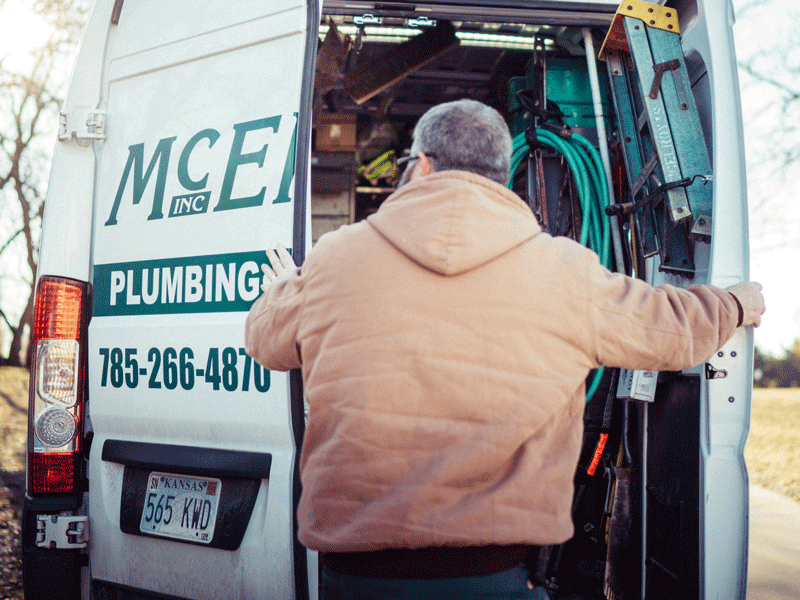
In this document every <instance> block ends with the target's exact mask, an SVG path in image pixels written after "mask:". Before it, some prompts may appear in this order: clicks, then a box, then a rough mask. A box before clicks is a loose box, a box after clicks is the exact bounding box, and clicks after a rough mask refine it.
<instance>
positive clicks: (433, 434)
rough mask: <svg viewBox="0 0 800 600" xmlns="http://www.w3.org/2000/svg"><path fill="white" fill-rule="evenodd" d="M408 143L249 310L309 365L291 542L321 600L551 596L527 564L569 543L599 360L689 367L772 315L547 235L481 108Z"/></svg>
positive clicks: (264, 333)
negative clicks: (386, 180) (397, 181)
mask: <svg viewBox="0 0 800 600" xmlns="http://www.w3.org/2000/svg"><path fill="white" fill-rule="evenodd" d="M411 150H412V151H411V159H410V160H411V161H412V162H411V165H410V166H409V167H408V168H407V170H406V173H405V174H404V177H403V181H401V184H402V185H401V186H400V187H399V189H398V190H397V191H396V192H395V193H394V194H392V195H391V196H390V197H389V198H388V199H387V200H386V201H385V202H384V203H383V205H382V206H381V208H380V210H378V212H377V213H375V214H374V215H372V216H370V217H369V218H367V219H366V220H365V221H362V222H360V223H356V224H354V225H350V226H346V227H342V228H341V229H339V230H338V231H336V232H334V233H330V234H327V235H325V236H323V237H322V238H321V239H320V240H319V242H318V244H317V245H316V246H315V248H314V250H313V251H312V252H311V253H310V254H309V256H308V258H307V260H306V261H305V264H304V265H303V267H302V269H299V268H296V267H295V266H294V263H293V262H292V259H291V256H290V255H289V254H288V253H287V252H286V250H285V249H283V248H279V249H278V251H277V253H276V252H274V251H269V252H268V253H267V255H268V258H269V259H270V262H271V264H272V269H269V268H267V269H266V270H265V273H266V276H267V279H268V280H269V283H267V284H265V285H264V290H265V293H264V294H263V295H262V296H261V298H259V299H258V300H257V301H256V302H255V304H254V305H253V307H252V309H251V310H250V314H249V315H248V318H247V324H246V332H245V338H246V346H247V351H248V353H249V354H250V355H251V356H252V357H253V358H254V359H255V360H256V361H258V362H259V363H260V364H262V365H263V366H265V367H266V368H268V369H274V370H288V369H293V368H300V367H302V369H303V381H304V390H305V394H306V397H307V400H308V404H309V414H308V425H307V429H306V435H305V439H304V441H303V448H302V455H301V480H302V484H303V492H302V496H301V500H300V505H299V509H298V521H299V534H298V535H299V538H300V541H301V542H302V543H303V544H304V545H305V546H306V547H308V548H311V549H314V550H318V551H320V552H321V561H322V564H323V567H324V569H323V590H324V594H325V597H326V598H350V597H356V595H358V594H361V595H359V596H357V597H363V598H385V597H419V598H435V597H442V598H448V597H459V598H473V597H474V598H480V597H484V596H487V595H491V597H493V598H506V597H509V598H510V597H512V596H513V597H515V598H540V597H544V594H545V592H544V590H543V589H541V588H536V589H530V587H529V586H528V584H527V581H528V574H527V571H526V570H525V569H524V567H522V566H520V563H521V562H522V558H523V557H524V554H525V552H526V550H527V548H529V547H530V546H535V545H545V544H559V543H562V542H564V541H565V540H567V539H569V538H570V536H571V535H572V532H573V526H572V521H571V515H570V507H571V501H572V493H573V474H574V472H575V466H576V463H577V460H578V454H579V451H580V445H581V441H582V428H583V421H582V414H583V407H584V402H585V397H584V395H585V383H584V382H585V379H586V377H587V375H588V373H589V371H590V370H591V369H595V368H598V367H599V366H600V365H606V366H609V367H624V368H628V369H646V370H673V371H674V370H681V369H686V368H689V367H692V366H694V365H697V364H699V363H701V362H703V361H704V360H706V359H707V358H708V357H709V356H710V355H711V354H712V353H714V352H716V351H717V350H718V349H719V348H720V347H721V346H722V345H723V344H724V343H725V342H726V341H727V340H728V339H729V338H730V336H731V335H732V334H733V332H734V330H735V328H736V327H737V325H751V324H756V325H757V324H758V323H759V321H760V316H761V314H762V312H763V309H764V305H763V298H762V297H761V294H760V289H761V286H760V285H758V284H754V283H741V284H738V285H736V286H734V287H733V288H731V289H730V290H729V291H726V290H722V289H718V288H715V287H712V286H696V287H692V288H689V289H680V288H676V287H672V286H667V285H665V286H661V287H658V288H653V287H651V286H649V285H648V284H646V283H645V282H643V281H641V280H637V279H632V278H630V277H626V276H624V275H620V274H614V273H611V272H609V271H608V270H607V269H605V268H604V267H602V266H601V265H600V263H599V260H598V257H597V255H596V254H595V253H593V252H592V251H590V250H588V249H586V248H584V247H582V246H581V245H579V244H578V243H576V242H573V241H571V240H568V239H565V238H553V237H551V236H549V235H547V234H545V233H542V231H541V229H540V227H539V225H538V223H537V222H536V219H535V217H534V215H533V214H532V212H531V210H530V209H529V207H528V206H527V205H526V204H525V203H524V202H523V201H522V200H521V199H520V198H519V197H518V196H516V195H515V194H514V193H512V192H511V191H509V190H508V189H506V187H505V186H504V185H503V184H504V183H505V182H506V180H507V178H508V170H509V160H510V154H511V138H510V135H509V131H508V128H507V126H506V124H505V122H504V121H503V119H502V117H501V116H500V115H499V113H497V112H496V111H494V110H493V109H491V108H489V107H487V106H485V105H483V104H480V103H478V102H475V101H470V100H462V101H458V102H452V103H448V104H443V105H440V106H437V107H434V108H433V109H431V110H430V111H428V112H427V113H426V114H425V115H423V117H422V118H421V119H420V121H419V123H418V125H417V127H416V129H415V131H414V142H413V146H412V149H411ZM398 590H401V591H400V592H398ZM401 593H402V594H406V595H407V596H402V595H397V594H401ZM353 594H355V595H353ZM436 594H439V596H437V595H436ZM492 594H493V595H492ZM515 594H516V595H515Z"/></svg>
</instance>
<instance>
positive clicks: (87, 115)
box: [58, 106, 106, 142]
mask: <svg viewBox="0 0 800 600" xmlns="http://www.w3.org/2000/svg"><path fill="white" fill-rule="evenodd" d="M73 136H75V137H76V138H77V139H78V141H79V142H81V141H84V140H104V139H106V111H104V110H97V109H94V108H89V107H87V106H74V107H73V108H72V110H71V111H70V112H63V111H62V112H61V113H60V114H59V119H58V139H59V140H61V141H69V140H71V139H72V137H73Z"/></svg>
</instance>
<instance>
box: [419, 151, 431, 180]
mask: <svg viewBox="0 0 800 600" xmlns="http://www.w3.org/2000/svg"><path fill="white" fill-rule="evenodd" d="M431 173H433V164H432V163H431V159H430V158H428V157H427V156H425V153H424V152H420V153H419V175H420V176H421V177H424V176H425V175H430V174H431Z"/></svg>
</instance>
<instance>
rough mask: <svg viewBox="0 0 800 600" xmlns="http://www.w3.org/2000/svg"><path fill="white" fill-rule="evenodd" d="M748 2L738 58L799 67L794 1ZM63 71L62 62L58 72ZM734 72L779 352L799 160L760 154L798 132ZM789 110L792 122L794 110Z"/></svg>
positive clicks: (797, 305)
mask: <svg viewBox="0 0 800 600" xmlns="http://www.w3.org/2000/svg"><path fill="white" fill-rule="evenodd" d="M752 4H753V0H734V6H735V7H736V12H737V23H736V25H735V26H734V33H735V36H736V46H737V47H736V52H737V56H738V58H739V59H740V60H746V59H747V58H748V57H750V56H751V55H753V54H754V53H759V52H770V51H771V52H772V54H771V56H772V58H771V59H769V58H765V59H764V62H763V63H762V65H766V66H767V67H768V69H769V71H770V73H771V74H773V75H774V76H775V77H776V78H781V77H786V75H787V73H786V67H785V65H786V64H787V63H790V64H794V65H797V66H798V69H800V34H798V32H797V31H796V24H797V23H799V22H800V8H798V7H796V6H795V3H794V0H764V3H763V7H762V8H760V9H759V8H753V7H752V6H751V5H752ZM28 6H29V4H28V2H25V1H24V0H6V3H5V4H4V5H3V6H2V7H1V8H0V57H6V58H5V59H4V62H5V63H6V64H13V63H14V62H17V61H24V60H26V54H27V52H26V51H27V50H28V49H30V48H34V47H36V46H38V45H41V44H42V43H43V42H44V41H45V40H46V37H47V27H46V25H45V24H44V23H42V21H41V20H40V19H39V18H38V17H36V16H35V15H33V14H32V13H31V12H30V11H29V10H28V8H27V7H28ZM748 6H749V7H748ZM746 7H747V8H746ZM68 72H69V67H68V66H65V77H66V76H67V74H68ZM740 77H741V84H742V105H743V107H744V108H743V110H744V123H745V139H746V142H745V145H746V153H747V161H748V195H749V202H750V247H751V264H750V277H751V279H753V280H755V281H759V282H761V283H762V284H763V285H764V296H765V298H766V302H767V313H766V314H765V315H764V318H763V322H762V325H761V327H760V328H758V329H756V333H755V340H756V344H757V345H758V346H759V347H760V348H761V349H762V350H765V351H767V352H770V353H773V354H777V355H780V354H782V350H783V349H785V348H788V347H789V346H791V344H792V342H793V341H794V340H795V339H797V338H800V300H798V298H800V281H798V277H797V274H798V271H800V201H798V199H797V190H798V189H800V162H798V163H797V164H795V165H793V166H791V167H789V168H781V167H780V165H779V164H777V163H775V162H774V161H773V162H769V161H765V156H767V155H768V154H769V151H770V150H773V149H774V148H775V147H776V146H780V145H781V144H782V143H786V144H792V143H798V145H800V142H798V141H797V140H800V136H798V135H797V134H796V133H794V134H790V135H788V136H786V137H787V138H788V139H785V140H784V139H781V137H780V136H776V134H775V131H774V130H773V128H774V125H775V123H776V121H777V112H776V108H775V107H776V106H777V104H776V102H777V100H778V98H779V94H778V92H777V91H776V90H775V88H774V87H771V86H769V85H765V84H759V83H755V82H753V81H752V80H751V78H750V77H748V76H747V75H746V74H741V76H740ZM795 116H796V122H797V125H798V127H800V110H798V111H797V113H796V114H795ZM4 279H5V281H4V282H3V283H2V289H3V292H4V294H8V293H9V292H10V288H9V286H8V284H9V283H10V282H9V280H8V278H4Z"/></svg>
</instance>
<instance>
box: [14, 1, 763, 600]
mask: <svg viewBox="0 0 800 600" xmlns="http://www.w3.org/2000/svg"><path fill="white" fill-rule="evenodd" d="M666 4H667V6H660V5H656V4H646V3H642V1H641V0H635V1H634V2H626V3H623V5H621V6H618V5H617V3H616V2H609V1H607V0H598V1H588V0H585V1H572V0H503V1H499V0H463V1H456V0H421V1H418V2H417V1H414V2H409V1H395V0H380V1H376V0H325V1H324V2H321V3H318V2H317V0H308V1H307V0H280V1H279V0H273V1H271V2H264V1H254V0H239V1H237V2H230V1H224V2H223V1H220V0H208V1H206V2H202V3H198V2H192V1H187V0H170V1H167V2H165V1H163V0H125V1H123V0H97V2H96V4H95V6H94V8H93V10H92V12H91V15H90V18H89V21H88V24H87V25H86V28H85V31H84V36H83V41H82V45H81V48H80V53H79V55H78V58H77V61H76V63H75V67H74V72H73V74H72V80H71V85H70V88H69V94H68V97H67V100H66V102H65V105H64V109H63V113H62V119H61V128H60V131H59V134H58V142H57V145H56V152H55V157H54V159H53V165H52V173H51V179H50V187H49V192H48V197H47V203H46V211H45V218H44V224H43V234H42V246H41V254H40V262H39V271H38V275H37V288H36V316H35V325H34V329H33V339H32V346H33V348H34V351H35V355H34V362H33V364H32V371H31V400H30V411H29V419H30V426H29V445H28V464H27V476H28V479H27V494H26V500H25V509H24V525H23V549H22V552H23V567H24V585H25V597H26V599H27V600H36V599H39V598H69V597H74V598H83V599H88V598H97V599H106V598H114V599H122V598H124V599H126V600H127V599H153V598H185V599H201V598H207V599H216V600H219V599H225V598H230V599H234V598H236V599H247V598H262V599H263V598H276V599H288V598H298V599H305V598H316V597H317V575H318V564H317V560H316V555H315V554H314V553H313V552H308V551H306V550H305V549H304V548H303V547H302V546H300V545H299V544H298V542H297V540H296V537H295V529H296V522H295V510H294V509H295V506H296V504H297V501H298V497H299V493H300V486H299V482H298V448H299V446H300V444H301V441H302V437H303V429H304V402H303V390H302V380H301V377H300V374H299V373H297V372H293V373H289V374H284V373H276V372H272V373H271V372H269V371H267V370H265V369H264V368H262V367H261V366H259V365H258V364H256V363H255V362H253V361H252V360H251V358H250V357H249V356H247V355H246V353H245V351H244V343H243V325H244V320H245V316H246V314H247V310H248V308H249V306H250V305H251V304H252V302H253V301H254V300H255V299H256V297H257V296H258V295H259V293H260V290H259V284H260V282H261V273H260V265H261V264H262V263H263V262H264V261H265V257H264V251H265V250H266V249H267V248H274V247H275V246H276V244H278V243H281V244H284V245H285V246H286V247H288V248H290V249H291V250H292V252H293V254H294V256H295V258H296V260H297V261H298V262H302V260H303V257H304V255H305V254H306V253H307V252H308V251H309V249H310V248H311V246H312V243H313V241H315V240H316V239H317V238H318V237H319V236H320V235H323V234H324V233H325V232H326V231H330V230H332V229H335V228H336V227H338V226H339V225H341V224H343V223H350V222H353V221H355V220H359V219H362V218H364V217H365V216H366V215H368V214H370V213H371V212H373V211H374V210H376V209H377V208H378V206H379V205H380V203H381V201H382V200H383V199H384V198H386V196H387V195H388V194H390V193H391V191H392V189H393V187H394V185H395V182H396V159H397V158H398V157H400V156H401V155H402V153H403V152H404V151H407V149H408V148H409V135H410V130H411V128H412V126H413V124H414V123H415V122H416V120H417V118H418V117H419V116H420V115H421V114H422V113H423V112H424V111H425V110H426V109H427V108H429V107H430V106H431V105H434V104H438V103H440V102H444V101H448V100H455V99H459V98H463V97H470V98H474V99H477V100H480V101H483V102H486V103H488V104H491V105H492V106H495V107H496V108H498V109H499V110H500V111H501V113H502V114H504V116H506V117H507V119H508V122H509V124H510V126H511V128H512V133H513V134H514V135H515V136H516V137H515V140H517V146H515V149H516V150H517V151H518V153H516V154H515V158H516V159H517V164H518V168H517V169H516V172H515V177H514V178H513V181H512V182H510V185H511V186H512V187H513V189H514V190H516V191H518V192H519V193H520V195H521V196H522V197H523V198H524V199H525V200H526V201H529V202H530V204H531V206H532V209H533V210H534V211H535V212H536V214H537V216H538V217H539V218H540V220H541V221H542V222H543V223H545V224H546V225H547V228H548V229H549V231H551V233H553V234H554V235H571V236H573V237H576V238H581V237H584V238H586V240H585V241H586V242H587V243H589V244H595V245H596V249H597V251H598V252H599V253H601V254H603V255H604V258H605V259H606V260H607V261H608V264H609V265H610V266H612V267H613V268H618V269H620V270H623V271H626V272H628V273H629V274H634V275H636V276H639V277H643V278H646V279H647V280H649V281H650V282H652V283H661V282H671V283H675V284H678V285H681V286H688V285H691V284H695V283H713V284H716V285H718V286H721V287H726V286H728V285H732V284H734V283H737V282H739V281H742V280H746V279H747V278H748V272H747V271H748V254H747V252H748V243H747V238H748V231H747V216H746V215H747V210H746V193H745V168H744V152H743V136H742V123H741V116H740V112H741V111H740V100H739V91H738V83H737V75H736V61H735V57H734V50H733V36H732V32H731V24H732V22H733V12H732V10H733V9H732V6H731V3H730V1H729V0H669V1H668V2H666ZM618 8H619V9H620V11H621V13H620V16H619V17H617V19H615V13H616V12H617V10H618ZM626 10H628V11H630V12H629V13H625V11H626ZM631 16H633V17H635V18H637V19H639V22H638V23H639V24H637V25H635V27H636V28H637V31H639V28H640V27H641V29H642V30H647V31H648V32H649V31H650V30H651V27H652V28H658V29H659V30H661V31H672V32H673V33H674V34H675V35H676V36H677V35H678V33H679V35H680V37H679V40H680V48H681V50H680V51H679V54H683V57H680V60H678V59H677V58H675V57H673V60H674V62H672V63H670V61H668V60H666V59H664V60H663V62H661V59H652V60H653V61H654V64H655V65H656V66H657V67H658V68H656V67H654V72H658V71H659V69H660V73H658V74H657V78H658V80H659V83H660V89H659V85H654V86H652V88H653V91H652V93H651V94H649V95H648V94H647V89H650V86H647V85H646V84H641V85H645V87H647V89H645V93H644V94H641V93H637V92H636V91H635V89H634V88H635V87H636V85H637V78H638V79H642V81H644V78H646V77H645V74H644V72H638V71H634V70H632V68H631V67H630V66H626V64H628V63H626V60H627V59H626V58H625V53H626V52H627V50H625V49H624V48H622V49H615V48H616V46H615V43H616V44H617V45H618V44H619V42H620V38H619V30H617V33H616V34H613V35H612V36H611V37H610V38H609V40H610V41H609V43H608V44H607V45H606V47H604V48H603V50H604V53H605V55H606V58H607V59H608V60H607V61H606V62H598V61H597V60H595V57H596V56H597V54H598V52H599V51H600V48H601V44H602V43H603V40H604V39H605V37H606V34H607V32H608V31H609V28H610V27H611V26H612V21H616V22H617V27H620V26H622V25H624V23H623V22H625V23H627V22H629V21H627V20H626V19H628V18H631ZM615 39H616V42H615V41H614V40H615ZM653 39H654V40H655V38H653ZM631 44H632V42H631ZM660 44H661V42H657V41H652V45H653V48H652V49H653V52H654V53H655V51H656V49H655V46H659V48H660ZM622 46H625V43H624V42H623V43H622ZM628 50H629V51H630V52H631V54H633V53H634V52H635V53H637V54H638V53H639V52H640V49H638V48H637V49H635V50H634V49H633V48H629V49H628ZM587 56H588V57H589V60H587ZM684 57H685V58H684ZM668 58H669V57H668ZM670 64H672V65H673V66H669V65H670ZM664 65H667V66H664ZM638 69H639V71H641V67H638ZM622 76H625V77H626V78H625V79H618V78H619V77H622ZM647 77H650V79H653V78H654V77H656V75H654V74H653V73H649V75H647ZM639 83H641V82H639ZM520 91H522V92H523V93H522V94H517V92H520ZM637 94H638V95H637ZM645 96H647V97H648V98H650V99H653V96H655V100H658V99H659V98H663V101H664V102H667V103H670V102H671V103H675V101H676V99H677V102H678V104H679V105H680V106H681V109H682V110H684V111H686V112H687V114H690V115H695V116H696V118H697V119H699V124H700V128H701V129H697V130H692V129H691V128H685V127H683V126H680V127H679V126H677V125H675V124H672V125H669V124H667V125H666V126H667V128H668V129H670V130H672V131H671V132H672V134H673V135H674V136H678V137H680V136H684V137H687V136H688V142H689V144H690V147H691V150H690V151H687V150H682V149H681V147H678V143H679V142H678V141H677V140H676V142H675V144H676V148H677V150H676V154H677V159H678V160H679V161H680V162H683V161H684V159H685V158H686V156H688V155H689V154H696V155H697V156H698V157H700V158H699V159H698V160H700V163H699V164H700V165H701V166H697V167H692V168H691V169H689V170H688V171H686V170H684V171H683V172H682V173H681V174H680V177H679V178H678V179H676V178H675V177H673V176H672V175H670V173H668V172H667V171H668V170H669V168H670V167H669V166H668V165H667V162H668V161H667V159H668V152H667V151H666V150H664V148H663V146H662V145H660V144H661V138H662V133H663V132H662V131H661V129H660V127H661V126H658V127H656V126H655V125H654V122H655V121H653V119H654V118H655V117H654V116H653V114H650V116H649V117H647V118H645V117H644V116H642V115H644V114H645V112H646V111H645V110H644V109H643V108H642V102H644V103H645V104H647V106H650V104H649V102H650V101H649V100H644V99H643V98H644V97H645ZM626 103H627V104H626ZM683 105H686V108H683ZM695 105H696V106H695ZM626 107H627V108H626ZM647 123H649V125H647ZM531 126H533V131H532V133H526V131H528V130H529V128H531ZM537 126H538V128H537ZM631 127H633V129H631ZM545 131H546V132H549V133H545ZM631 131H633V132H634V133H633V134H631V133H630V132H631ZM565 132H569V133H565ZM637 132H638V133H637ZM698 132H699V133H698ZM551 134H553V135H556V136H562V137H560V138H559V139H562V140H563V139H565V137H564V136H566V137H569V134H574V135H575V136H577V135H579V136H582V139H586V140H589V143H590V145H592V146H593V147H594V148H596V150H595V149H593V150H592V152H589V151H588V150H587V151H586V155H591V157H595V158H591V157H590V160H589V161H588V162H587V165H586V167H585V168H586V170H587V172H589V177H590V183H591V185H590V187H592V189H595V192H596V193H595V200H594V202H595V204H594V205H589V204H585V203H584V204H581V203H582V202H584V198H583V196H582V195H581V194H582V192H581V190H580V188H581V186H580V185H576V184H575V181H577V175H576V174H575V173H573V172H572V171H573V167H574V165H572V164H571V163H570V162H569V161H568V160H565V155H564V153H559V151H558V150H557V148H555V146H557V145H558V144H556V143H555V142H552V143H550V144H549V145H548V143H547V140H548V139H549V138H548V135H551ZM573 139H578V138H577V137H574V138H573ZM569 143H572V142H569ZM654 144H655V145H657V146H658V156H659V158H657V159H655V162H654V161H653V160H651V159H652V156H653V155H654V153H653V145H654ZM595 152H596V153H597V154H596V155H599V157H600V159H599V162H598V159H597V158H596V155H595ZM636 152H639V153H640V156H639V160H640V162H642V166H641V168H642V173H638V172H632V171H633V168H632V167H631V165H633V164H635V160H636V156H635V154H636ZM703 157H705V158H704V159H703ZM703 160H705V163H703V162H702V161H703ZM709 160H710V163H709ZM631 161H633V162H631ZM659 161H660V163H659ZM648 165H649V171H648V170H647V168H648ZM712 165H713V168H712ZM683 166H684V169H686V167H685V165H683ZM687 180H688V181H687ZM604 184H605V185H606V188H610V190H611V193H610V194H609V193H608V192H602V190H603V189H606V188H603V187H602V186H603V185H604ZM684 192H685V193H684ZM609 195H610V196H612V200H611V201H609V197H608V196H609ZM679 196H680V197H681V198H683V200H684V201H685V202H684V203H683V204H681V200H680V198H678V197H679ZM687 197H688V201H686V199H687ZM609 202H611V203H612V204H613V203H614V202H617V203H618V204H617V207H616V208H614V206H612V208H610V209H609V210H610V212H612V213H613V212H614V211H615V210H616V211H617V213H619V212H624V211H623V209H624V208H625V207H621V205H622V204H623V203H626V202H628V203H633V204H632V206H629V207H628V211H629V212H628V213H626V214H624V215H623V216H607V215H606V214H604V212H603V209H605V207H606V204H609ZM667 208H668V209H669V210H667ZM682 210H685V211H686V212H685V213H682V214H683V216H681V217H676V214H678V213H680V211H682ZM630 211H632V212H630ZM590 220H592V223H593V224H592V225H591V226H590V227H589V230H588V232H587V233H586V234H585V235H582V234H583V231H584V228H585V227H587V225H586V224H587V223H589V222H590ZM375 317H376V318H380V315H375ZM751 381H752V335H751V332H750V331H745V330H741V329H740V330H738V331H737V333H736V334H735V336H734V338H733V339H732V340H731V341H730V342H729V343H728V344H727V346H726V347H725V348H723V350H721V351H720V352H719V354H718V355H717V356H715V357H712V359H711V360H710V362H709V363H708V364H705V365H700V366H698V367H696V368H695V369H692V370H688V371H684V372H680V373H661V374H655V373H623V374H619V373H614V372H610V370H607V371H606V372H604V373H601V374H599V375H593V376H592V378H591V381H590V384H591V385H590V388H591V389H590V395H591V398H590V401H589V402H588V403H587V410H586V419H585V422H586V433H585V448H584V452H583V454H582V457H581V461H580V463H579V465H578V466H577V471H576V476H575V484H576V485H575V489H576V493H575V501H574V506H575V509H574V520H575V525H576V533H575V536H574V538H573V539H572V540H570V541H569V542H568V543H566V544H564V545H563V546H559V547H554V548H550V549H548V552H547V553H546V555H545V557H544V559H543V560H542V561H540V565H539V566H538V567H539V568H538V574H539V576H540V577H541V579H542V580H543V581H545V583H546V585H547V586H548V587H549V589H550V590H551V594H552V596H553V598H597V597H602V596H605V597H608V598H612V597H616V598H622V597H624V598H647V599H656V598H701V599H712V598H714V599H716V598H725V599H734V598H743V597H744V595H745V589H746V573H747V514H748V506H747V502H748V479H747V471H746V467H745V463H744V458H743V454H742V453H743V448H744V444H745V440H746V437H747V433H748V426H749V413H750V388H751Z"/></svg>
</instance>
